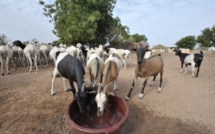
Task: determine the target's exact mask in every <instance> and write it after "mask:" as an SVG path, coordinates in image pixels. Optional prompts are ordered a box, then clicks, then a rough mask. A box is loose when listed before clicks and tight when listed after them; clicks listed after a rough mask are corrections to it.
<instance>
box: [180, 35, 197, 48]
mask: <svg viewBox="0 0 215 134" xmlns="http://www.w3.org/2000/svg"><path fill="white" fill-rule="evenodd" d="M176 46H177V47H178V48H189V49H193V48H194V47H195V46H196V39H195V36H186V37H184V38H182V39H181V40H179V41H178V42H176Z"/></svg>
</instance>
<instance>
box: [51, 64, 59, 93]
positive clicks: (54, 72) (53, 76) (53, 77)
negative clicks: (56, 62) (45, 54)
mask: <svg viewBox="0 0 215 134" xmlns="http://www.w3.org/2000/svg"><path fill="white" fill-rule="evenodd" d="M57 75H58V71H57V68H56V67H55V69H54V71H53V75H52V87H51V95H55V92H54V82H55V78H56V76H57Z"/></svg>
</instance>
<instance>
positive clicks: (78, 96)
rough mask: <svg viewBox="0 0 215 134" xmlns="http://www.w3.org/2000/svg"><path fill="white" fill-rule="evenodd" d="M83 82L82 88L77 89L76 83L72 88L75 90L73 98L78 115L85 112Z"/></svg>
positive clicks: (85, 98)
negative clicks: (77, 108) (76, 105)
mask: <svg viewBox="0 0 215 134" xmlns="http://www.w3.org/2000/svg"><path fill="white" fill-rule="evenodd" d="M85 84H86V83H85V82H84V83H83V84H82V88H81V89H79V88H78V86H77V83H76V82H73V85H74V88H75V94H74V98H75V100H76V102H77V103H78V107H79V111H80V113H83V112H84V111H85V103H86V100H87V93H86V92H85V91H84V87H85Z"/></svg>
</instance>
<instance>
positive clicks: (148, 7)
mask: <svg viewBox="0 0 215 134" xmlns="http://www.w3.org/2000/svg"><path fill="white" fill-rule="evenodd" d="M38 1H39V0H19V1H18V0H0V34H1V35H2V34H5V35H6V36H7V37H8V39H10V40H17V39H18V40H21V41H27V40H31V39H37V40H38V41H39V42H41V43H49V42H52V41H54V40H57V39H58V38H57V37H56V36H55V35H54V34H53V33H52V30H53V28H54V26H53V24H52V23H50V22H49V18H47V17H46V16H44V15H43V10H42V6H41V5H39V3H38ZM44 1H45V2H48V3H53V1H54V0H44ZM113 15H114V17H119V18H120V20H121V24H122V25H126V26H128V27H129V29H130V34H135V33H137V34H141V35H142V34H143V35H145V36H146V37H147V39H148V43H149V45H150V46H155V45H158V44H162V45H164V46H169V47H170V46H174V45H175V43H176V42H177V41H179V40H180V39H181V38H183V37H185V36H190V35H192V36H198V35H200V34H201V31H202V30H203V29H205V28H211V27H212V26H213V25H215V0H159V1H158V0H117V3H116V5H115V8H114V11H113Z"/></svg>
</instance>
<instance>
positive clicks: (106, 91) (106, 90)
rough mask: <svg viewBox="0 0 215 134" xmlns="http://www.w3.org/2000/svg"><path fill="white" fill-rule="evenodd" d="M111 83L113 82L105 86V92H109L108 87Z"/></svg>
mask: <svg viewBox="0 0 215 134" xmlns="http://www.w3.org/2000/svg"><path fill="white" fill-rule="evenodd" d="M110 84H111V82H110V83H108V84H107V85H106V86H105V87H104V90H103V92H104V93H107V88H108V86H109V85H110Z"/></svg>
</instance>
